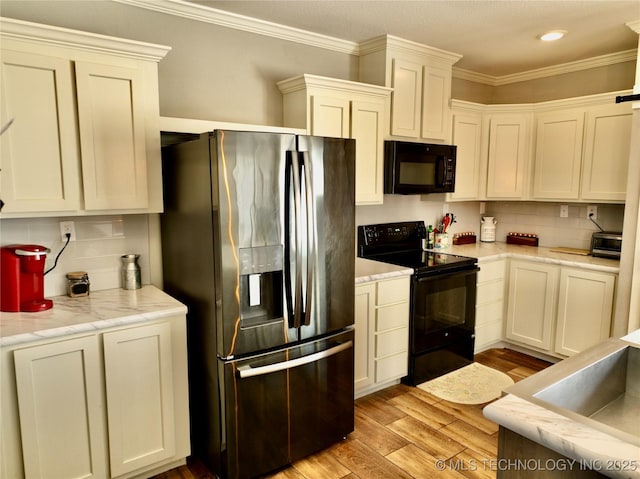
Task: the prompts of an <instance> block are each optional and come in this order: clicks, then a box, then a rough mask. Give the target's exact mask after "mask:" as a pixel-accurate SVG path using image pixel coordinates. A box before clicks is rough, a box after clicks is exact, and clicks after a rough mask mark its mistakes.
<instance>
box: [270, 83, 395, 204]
mask: <svg viewBox="0 0 640 479" xmlns="http://www.w3.org/2000/svg"><path fill="white" fill-rule="evenodd" d="M278 87H279V88H280V91H281V92H282V96H283V116H284V126H287V127H294V128H303V129H306V131H307V132H308V134H310V135H317V136H331V137H338V138H353V139H355V140H356V204H358V205H369V204H382V201H383V174H384V129H385V124H386V122H385V112H386V110H387V103H388V102H389V95H390V91H391V90H390V89H389V88H384V87H379V86H376V85H368V84H364V83H357V82H351V81H345V80H338V79H334V78H326V77H319V76H315V75H300V76H297V77H294V78H290V79H288V80H283V81H281V82H278Z"/></svg>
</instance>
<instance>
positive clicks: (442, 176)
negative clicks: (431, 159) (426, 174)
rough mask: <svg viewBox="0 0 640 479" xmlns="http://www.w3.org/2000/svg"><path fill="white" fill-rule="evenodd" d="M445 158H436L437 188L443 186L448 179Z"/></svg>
mask: <svg viewBox="0 0 640 479" xmlns="http://www.w3.org/2000/svg"><path fill="white" fill-rule="evenodd" d="M446 161H447V160H446V158H445V157H444V156H438V157H437V158H436V186H443V185H444V183H445V180H446V178H447V165H446Z"/></svg>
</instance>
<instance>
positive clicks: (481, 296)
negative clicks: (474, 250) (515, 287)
mask: <svg viewBox="0 0 640 479" xmlns="http://www.w3.org/2000/svg"><path fill="white" fill-rule="evenodd" d="M479 266H480V271H479V272H478V282H477V293H476V340H475V352H476V353H478V352H480V351H483V350H485V349H487V348H489V347H491V346H492V345H493V344H495V343H497V342H500V341H501V340H502V335H503V330H504V303H505V300H504V298H505V282H506V278H505V277H506V260H504V259H501V260H498V261H490V262H482V263H480V264H479Z"/></svg>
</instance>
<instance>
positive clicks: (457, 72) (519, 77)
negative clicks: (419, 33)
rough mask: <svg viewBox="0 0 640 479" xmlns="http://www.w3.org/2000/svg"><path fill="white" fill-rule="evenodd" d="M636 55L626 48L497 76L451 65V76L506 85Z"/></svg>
mask: <svg viewBox="0 0 640 479" xmlns="http://www.w3.org/2000/svg"><path fill="white" fill-rule="evenodd" d="M637 56H638V49H637V48H636V49H633V50H626V51H623V52H618V53H611V54H608V55H600V56H597V57H593V58H587V59H585V60H577V61H574V62H569V63H562V64H560V65H554V66H550V67H545V68H538V69H535V70H529V71H526V72H521V73H514V74H512V75H504V76H499V77H494V76H491V75H484V74H481V73H476V72H472V71H469V70H463V69H460V68H456V67H453V77H454V78H459V79H461V80H469V81H473V82H476V83H484V84H486V85H490V86H502V85H508V84H510V83H518V82H523V81H529V80H537V79H540V78H546V77H551V76H556V75H562V74H565V73H573V72H578V71H582V70H589V69H591V68H597V67H603V66H607V65H614V64H616V63H624V62H631V61H636V59H637Z"/></svg>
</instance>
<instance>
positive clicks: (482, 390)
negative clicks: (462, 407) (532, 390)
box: [418, 363, 513, 404]
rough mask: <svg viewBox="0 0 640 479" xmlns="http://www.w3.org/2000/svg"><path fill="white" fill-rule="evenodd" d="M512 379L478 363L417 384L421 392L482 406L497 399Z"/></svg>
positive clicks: (456, 401)
mask: <svg viewBox="0 0 640 479" xmlns="http://www.w3.org/2000/svg"><path fill="white" fill-rule="evenodd" d="M512 384H513V379H511V378H510V377H509V376H507V375H506V374H505V373H503V372H501V371H497V370H495V369H493V368H490V367H488V366H484V365H482V364H479V363H471V364H469V365H467V366H464V367H462V368H460V369H456V370H455V371H452V372H450V373H448V374H445V375H444V376H440V377H438V378H435V379H432V380H431V381H427V382H425V383H422V384H419V385H418V387H419V388H420V389H422V390H423V391H426V392H428V393H429V394H433V395H434V396H437V397H439V398H441V399H445V400H447V401H451V402H455V403H459V404H483V403H486V402H489V401H492V400H494V399H496V398H499V397H500V396H501V395H502V390H503V389H504V388H506V387H507V386H510V385H512Z"/></svg>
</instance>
